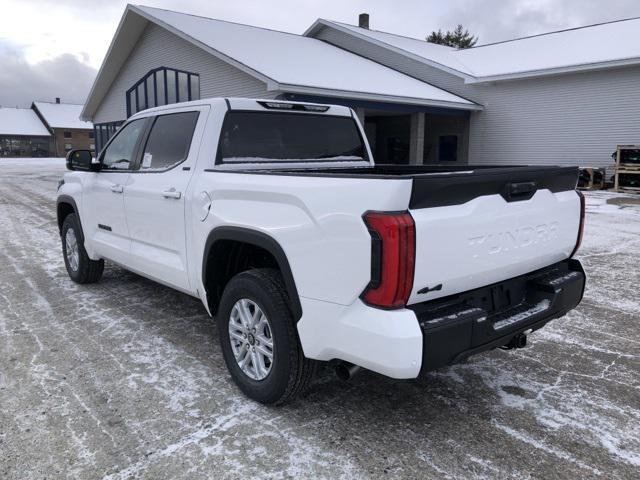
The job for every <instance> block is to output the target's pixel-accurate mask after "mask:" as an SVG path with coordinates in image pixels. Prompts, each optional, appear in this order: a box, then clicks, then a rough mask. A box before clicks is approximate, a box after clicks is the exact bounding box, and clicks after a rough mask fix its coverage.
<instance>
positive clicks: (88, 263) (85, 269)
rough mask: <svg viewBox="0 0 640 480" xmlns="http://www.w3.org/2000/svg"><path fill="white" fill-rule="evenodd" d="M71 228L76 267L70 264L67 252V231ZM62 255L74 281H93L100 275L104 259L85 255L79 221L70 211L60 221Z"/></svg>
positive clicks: (98, 278)
mask: <svg viewBox="0 0 640 480" xmlns="http://www.w3.org/2000/svg"><path fill="white" fill-rule="evenodd" d="M69 230H72V231H73V232H72V233H73V234H74V235H75V238H76V243H77V252H78V262H77V267H76V268H75V269H74V268H73V267H72V265H71V264H70V261H69V257H68V254H67V242H66V238H67V233H68V232H69ZM60 238H61V239H62V256H63V258H64V265H65V267H67V273H68V274H69V277H70V278H71V280H73V281H74V282H76V283H95V282H97V281H98V280H100V277H102V272H103V271H104V260H102V259H100V260H91V259H90V258H89V256H88V255H87V251H86V250H85V249H84V242H83V240H82V239H83V236H82V231H81V230H80V222H78V217H76V214H75V213H70V214H69V215H67V216H66V217H65V219H64V222H63V223H62V232H61V237H60Z"/></svg>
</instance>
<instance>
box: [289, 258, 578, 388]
mask: <svg viewBox="0 0 640 480" xmlns="http://www.w3.org/2000/svg"><path fill="white" fill-rule="evenodd" d="M584 284H585V275H584V271H583V269H582V266H581V265H580V263H579V262H578V261H577V260H565V261H563V262H560V263H557V264H554V265H552V266H550V267H547V268H545V269H542V270H538V271H536V272H532V273H529V274H527V275H522V276H520V277H516V278H512V279H510V280H506V281H503V282H500V283H496V284H494V285H490V286H487V287H483V288H479V289H476V290H471V291H469V292H465V293H461V294H457V295H452V296H450V297H446V298H442V299H437V300H433V301H430V302H424V303H420V304H416V305H411V306H410V307H407V308H403V309H398V310H382V309H378V308H373V307H370V306H368V305H365V304H364V303H363V302H362V301H360V300H356V301H355V302H354V303H353V304H351V305H339V304H335V303H330V302H324V301H320V300H315V299H310V298H305V297H301V298H300V302H301V304H302V312H303V313H302V318H301V319H300V321H299V322H298V325H297V327H298V334H299V337H300V342H301V343H302V348H303V351H304V354H305V356H307V357H308V358H313V359H316V360H324V361H328V360H334V359H339V360H344V361H347V362H351V363H354V364H356V365H359V366H361V367H364V368H366V369H368V370H372V371H374V372H378V373H381V374H383V375H386V376H388V377H392V378H416V377H417V376H419V374H421V373H424V372H428V371H430V370H434V369H436V368H439V367H442V366H444V365H450V364H453V363H456V362H460V361H462V360H464V359H465V358H467V357H469V356H470V355H473V354H476V353H479V352H482V351H484V350H490V349H492V348H495V347H499V346H502V345H506V344H507V343H509V341H510V340H511V339H512V338H513V337H514V336H516V335H518V334H520V333H522V332H525V331H527V330H537V329H538V328H541V327H542V326H544V325H545V324H546V323H547V322H549V321H550V320H552V319H554V318H557V317H560V316H562V315H564V314H565V313H566V312H568V311H569V310H571V309H572V308H574V307H575V306H576V305H578V303H580V300H581V299H582V294H583V291H584Z"/></svg>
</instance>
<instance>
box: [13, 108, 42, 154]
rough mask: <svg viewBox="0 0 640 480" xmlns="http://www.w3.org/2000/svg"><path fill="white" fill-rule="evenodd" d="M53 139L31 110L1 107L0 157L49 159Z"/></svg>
mask: <svg viewBox="0 0 640 480" xmlns="http://www.w3.org/2000/svg"><path fill="white" fill-rule="evenodd" d="M51 138H52V137H51V133H50V132H49V131H48V130H47V128H46V127H45V126H44V125H43V124H42V121H41V120H40V119H39V118H38V115H36V113H35V112H34V111H33V110H31V109H30V108H12V107H0V157H49V156H51V153H50V144H51Z"/></svg>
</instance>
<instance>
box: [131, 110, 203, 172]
mask: <svg viewBox="0 0 640 480" xmlns="http://www.w3.org/2000/svg"><path fill="white" fill-rule="evenodd" d="M197 121H198V112H185V113H171V114H169V115H160V116H159V117H157V118H156V120H155V122H154V123H153V127H151V133H149V138H148V140H147V144H146V145H145V147H144V155H143V156H142V164H141V165H140V170H141V171H153V170H166V169H168V168H171V167H174V166H176V165H178V164H179V163H182V162H183V161H184V160H185V159H186V158H187V156H188V155H189V146H190V145H191V139H192V137H193V131H194V130H195V128H196V122H197Z"/></svg>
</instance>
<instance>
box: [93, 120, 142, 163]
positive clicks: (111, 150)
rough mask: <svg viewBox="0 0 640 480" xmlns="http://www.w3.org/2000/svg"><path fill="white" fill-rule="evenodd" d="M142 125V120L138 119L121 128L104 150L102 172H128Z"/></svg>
mask: <svg viewBox="0 0 640 480" xmlns="http://www.w3.org/2000/svg"><path fill="white" fill-rule="evenodd" d="M144 124H145V122H144V119H138V120H134V121H133V122H131V123H128V124H127V125H125V126H124V127H122V129H121V130H120V131H119V132H118V134H117V135H116V137H115V138H114V139H113V141H112V142H111V143H110V144H109V145H108V146H107V148H106V149H105V150H104V154H103V155H102V169H103V170H129V169H130V168H131V163H132V162H133V155H134V153H135V149H136V143H137V142H138V138H139V137H140V134H141V133H142V129H143V128H144Z"/></svg>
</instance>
